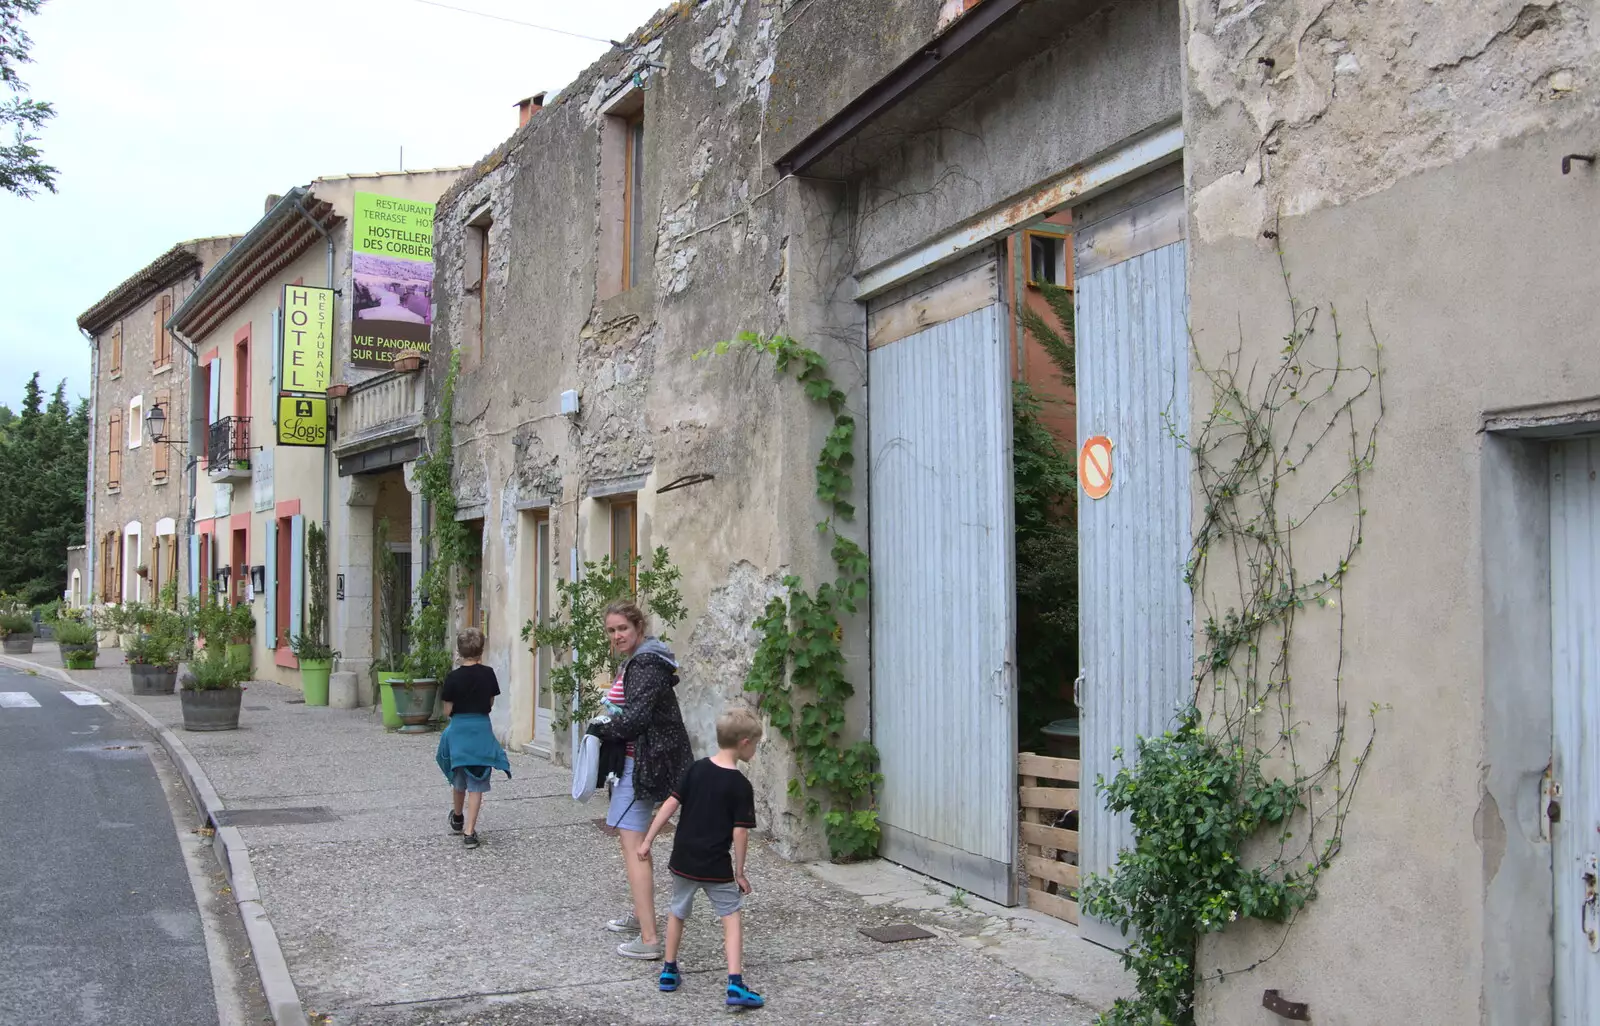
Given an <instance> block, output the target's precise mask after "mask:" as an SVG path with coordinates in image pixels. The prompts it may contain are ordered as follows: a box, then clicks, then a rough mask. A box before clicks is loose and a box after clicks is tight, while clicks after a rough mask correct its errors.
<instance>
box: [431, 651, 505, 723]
mask: <svg viewBox="0 0 1600 1026" xmlns="http://www.w3.org/2000/svg"><path fill="white" fill-rule="evenodd" d="M499 693H500V681H499V679H498V678H497V677H495V675H494V671H493V670H491V669H489V668H488V667H487V666H485V665H483V664H482V663H477V664H474V665H472V666H458V667H456V668H455V669H453V670H451V671H450V672H449V673H447V674H445V676H444V689H443V690H442V691H441V692H440V694H439V699H440V701H443V702H449V703H450V715H452V716H458V715H460V714H461V713H482V714H483V715H485V716H487V715H489V710H490V709H493V708H494V696H495V695H498V694H499Z"/></svg>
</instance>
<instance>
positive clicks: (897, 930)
mask: <svg viewBox="0 0 1600 1026" xmlns="http://www.w3.org/2000/svg"><path fill="white" fill-rule="evenodd" d="M861 933H862V935H863V936H867V937H871V938H872V939H873V940H875V941H877V942H878V943H879V944H898V943H899V942H900V941H914V940H932V939H933V937H934V935H933V934H931V933H929V932H928V931H927V930H924V929H923V928H922V927H920V926H912V925H911V924H910V923H895V924H894V925H892V926H873V927H869V928H866V929H863V930H862V931H861Z"/></svg>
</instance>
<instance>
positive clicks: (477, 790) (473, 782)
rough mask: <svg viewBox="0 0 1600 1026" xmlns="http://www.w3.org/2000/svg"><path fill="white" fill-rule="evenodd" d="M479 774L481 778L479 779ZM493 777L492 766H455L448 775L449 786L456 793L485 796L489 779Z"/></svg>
mask: <svg viewBox="0 0 1600 1026" xmlns="http://www.w3.org/2000/svg"><path fill="white" fill-rule="evenodd" d="M479 773H482V774H483V776H482V778H480V777H479V776H478V774H479ZM493 775H494V767H492V766H457V767H456V768H455V771H454V772H453V773H451V774H450V786H451V787H452V788H453V789H455V790H457V791H466V792H468V793H470V794H487V793H488V792H489V778H490V777H491V776H493Z"/></svg>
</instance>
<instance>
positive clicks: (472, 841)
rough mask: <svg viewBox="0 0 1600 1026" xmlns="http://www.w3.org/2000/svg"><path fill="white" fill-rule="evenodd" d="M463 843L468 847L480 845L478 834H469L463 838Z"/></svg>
mask: <svg viewBox="0 0 1600 1026" xmlns="http://www.w3.org/2000/svg"><path fill="white" fill-rule="evenodd" d="M461 843H462V844H463V845H464V846H466V847H468V848H476V847H477V846H478V835H477V834H467V835H466V836H464V837H462V838H461Z"/></svg>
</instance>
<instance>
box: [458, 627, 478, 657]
mask: <svg viewBox="0 0 1600 1026" xmlns="http://www.w3.org/2000/svg"><path fill="white" fill-rule="evenodd" d="M456 651H457V652H460V653H461V658H463V659H479V658H482V656H483V632H482V631H480V630H478V628H476V627H465V628H462V630H461V633H459V634H457V635H456Z"/></svg>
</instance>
